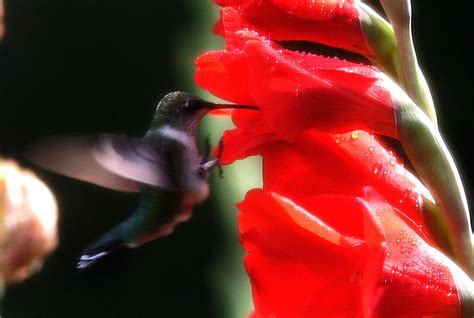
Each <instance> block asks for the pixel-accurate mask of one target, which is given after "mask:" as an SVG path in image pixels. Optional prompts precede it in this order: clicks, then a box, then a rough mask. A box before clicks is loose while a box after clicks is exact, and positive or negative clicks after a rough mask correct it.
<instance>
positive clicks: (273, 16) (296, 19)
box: [214, 0, 372, 55]
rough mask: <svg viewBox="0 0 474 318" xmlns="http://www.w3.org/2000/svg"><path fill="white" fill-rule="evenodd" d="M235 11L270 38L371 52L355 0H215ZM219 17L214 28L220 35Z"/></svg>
mask: <svg viewBox="0 0 474 318" xmlns="http://www.w3.org/2000/svg"><path fill="white" fill-rule="evenodd" d="M214 2H216V3H217V4H219V5H221V6H227V7H232V8H234V9H236V10H238V12H239V14H240V15H241V16H242V18H243V19H244V20H245V21H247V22H248V23H249V24H251V25H252V29H255V30H257V31H258V32H260V33H262V34H264V35H265V36H268V37H269V38H271V39H273V40H290V41H294V40H304V41H310V42H316V43H321V44H325V45H329V46H333V47H338V48H342V49H346V50H350V51H354V52H358V53H361V54H364V55H372V53H371V50H370V49H369V48H368V46H367V43H366V39H365V37H364V34H363V31H362V28H361V24H360V15H359V8H358V5H357V2H358V1H354V0H330V1H327V0H326V1H321V0H316V1H311V0H215V1H214ZM222 24H223V23H222V20H221V21H219V22H218V23H217V24H216V26H215V28H214V31H215V32H216V33H219V34H222V33H223V29H224V28H225V27H223V25H222Z"/></svg>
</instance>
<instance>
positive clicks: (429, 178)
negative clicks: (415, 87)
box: [396, 91, 474, 275]
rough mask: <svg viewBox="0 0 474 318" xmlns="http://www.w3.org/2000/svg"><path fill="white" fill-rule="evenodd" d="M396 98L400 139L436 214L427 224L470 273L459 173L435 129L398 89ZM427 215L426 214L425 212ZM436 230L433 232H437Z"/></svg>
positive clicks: (466, 214) (466, 210) (469, 236)
mask: <svg viewBox="0 0 474 318" xmlns="http://www.w3.org/2000/svg"><path fill="white" fill-rule="evenodd" d="M397 97H399V98H398V100H397V101H396V104H397V107H396V121H397V129H398V136H399V139H400V142H401V144H402V146H403V148H404V150H405V152H406V154H407V156H408V158H409V159H410V161H411V163H412V164H413V167H414V168H415V170H416V172H417V173H418V175H419V176H420V178H421V180H422V181H423V182H424V183H425V185H426V186H427V187H428V189H429V190H430V191H431V193H432V195H433V198H434V200H435V202H436V205H437V207H438V209H439V214H438V215H436V213H435V214H434V215H432V217H433V218H434V219H433V220H432V222H428V224H434V225H436V224H438V227H439V230H441V231H442V232H445V230H444V229H443V227H446V228H447V229H446V231H447V233H444V236H445V237H444V238H442V237H441V238H438V239H441V240H443V239H444V240H445V239H446V237H448V241H447V243H446V244H448V245H449V246H450V247H451V249H452V250H453V251H452V253H451V254H453V257H454V258H455V260H456V261H458V263H459V264H460V265H461V266H462V267H463V268H464V269H465V270H466V272H467V273H469V274H470V275H472V274H473V272H474V268H473V259H472V233H471V221H470V216H469V207H468V203H467V198H466V194H465V192H464V187H463V185H462V181H461V176H460V174H459V171H458V169H457V167H456V164H455V162H454V159H453V157H452V155H451V153H450V152H449V150H448V148H447V146H446V143H445V142H444V140H443V138H442V137H441V135H440V133H439V131H438V129H437V128H436V127H435V126H434V124H433V123H432V122H431V120H430V119H429V118H428V117H427V116H426V115H425V114H424V113H423V112H422V111H421V110H420V109H419V108H418V107H417V106H416V105H415V103H414V102H413V101H411V100H410V99H409V98H408V96H406V95H405V94H404V93H403V92H401V91H400V94H398V95H397ZM428 216H429V215H428ZM438 232H439V231H435V232H434V233H433V235H437V234H439V233H438Z"/></svg>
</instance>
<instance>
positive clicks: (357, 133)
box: [351, 130, 359, 140]
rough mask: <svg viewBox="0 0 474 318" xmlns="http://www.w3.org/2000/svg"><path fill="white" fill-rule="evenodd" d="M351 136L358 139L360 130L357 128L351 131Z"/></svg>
mask: <svg viewBox="0 0 474 318" xmlns="http://www.w3.org/2000/svg"><path fill="white" fill-rule="evenodd" d="M351 138H352V139H354V140H355V139H358V138H359V131H357V130H355V131H353V132H352V133H351Z"/></svg>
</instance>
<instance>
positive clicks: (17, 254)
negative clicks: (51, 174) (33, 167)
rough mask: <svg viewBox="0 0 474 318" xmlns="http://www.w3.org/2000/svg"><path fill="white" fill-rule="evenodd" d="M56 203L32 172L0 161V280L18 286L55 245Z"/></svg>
mask: <svg viewBox="0 0 474 318" xmlns="http://www.w3.org/2000/svg"><path fill="white" fill-rule="evenodd" d="M57 213H58V209H57V204H56V200H55V198H54V196H53V194H52V193H51V191H50V190H49V189H48V187H47V186H46V185H45V184H44V183H43V182H42V181H40V180H39V179H38V178H37V177H36V176H35V175H34V174H33V173H32V172H30V171H28V170H25V169H22V168H20V167H19V166H18V165H17V164H16V163H14V162H13V161H6V160H0V279H1V280H3V281H4V282H5V283H14V282H20V281H23V280H24V279H26V278H27V277H29V276H30V275H31V274H32V273H33V272H35V271H36V270H38V269H39V268H40V267H41V265H42V263H43V259H44V258H45V256H46V255H48V254H50V253H51V252H52V251H53V250H54V248H55V247H56V245H57V229H56V226H57V218H58V215H57Z"/></svg>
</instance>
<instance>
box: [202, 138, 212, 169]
mask: <svg viewBox="0 0 474 318" xmlns="http://www.w3.org/2000/svg"><path fill="white" fill-rule="evenodd" d="M204 144H205V146H206V148H205V150H204V155H203V156H202V158H201V164H205V163H206V161H207V160H208V159H209V156H210V155H211V150H212V147H211V136H210V135H207V136H206V139H205V140H204Z"/></svg>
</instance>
